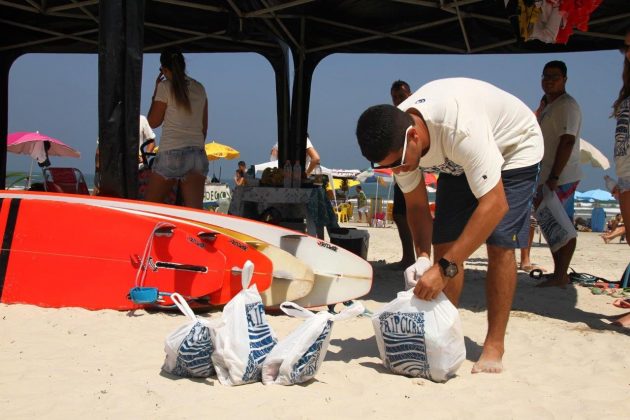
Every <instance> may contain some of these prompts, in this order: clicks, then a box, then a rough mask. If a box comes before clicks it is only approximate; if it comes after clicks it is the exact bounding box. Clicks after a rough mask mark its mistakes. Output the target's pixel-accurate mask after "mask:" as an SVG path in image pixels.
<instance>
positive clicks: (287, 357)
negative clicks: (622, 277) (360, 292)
mask: <svg viewBox="0 0 630 420" xmlns="http://www.w3.org/2000/svg"><path fill="white" fill-rule="evenodd" d="M280 309H282V310H283V311H284V313H286V314H287V315H290V316H294V317H300V318H306V321H304V323H303V324H302V325H300V326H299V327H298V328H296V329H295V330H294V331H293V332H292V333H291V334H289V335H288V336H287V337H286V338H285V339H284V340H281V341H280V342H279V343H278V345H276V346H275V347H274V348H273V350H271V353H269V355H268V356H267V358H266V359H265V362H264V363H263V368H262V381H263V383H264V384H265V385H270V384H276V385H293V384H299V383H303V382H306V381H308V380H310V379H312V378H314V377H315V375H316V374H317V371H318V370H319V367H320V366H321V364H322V362H323V361H324V357H325V356H326V351H328V343H329V342H330V333H331V331H332V325H333V322H335V321H341V320H344V319H350V318H354V317H355V316H358V315H361V314H362V313H363V312H364V311H365V308H364V307H363V305H362V304H361V303H359V302H355V303H353V304H352V305H350V306H349V307H347V308H346V309H344V310H343V311H341V312H340V313H338V314H336V315H333V314H331V313H330V312H328V311H321V312H317V313H313V312H311V311H309V310H308V309H304V308H302V307H301V306H300V305H297V304H295V303H293V302H284V303H283V304H282V305H280Z"/></svg>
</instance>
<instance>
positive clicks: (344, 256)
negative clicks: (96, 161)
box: [0, 191, 373, 307]
mask: <svg viewBox="0 0 630 420" xmlns="http://www.w3.org/2000/svg"><path fill="white" fill-rule="evenodd" d="M0 197H7V198H18V197H19V198H23V199H32V200H56V201H64V202H74V203H83V204H87V205H94V206H103V207H113V208H123V209H131V210H138V211H143V212H151V213H156V214H160V215H166V216H172V217H177V218H181V219H190V220H193V221H198V222H201V223H205V224H208V225H214V226H217V227H222V228H225V229H229V230H233V231H236V232H241V233H243V234H245V235H249V236H251V237H254V238H257V239H259V240H261V241H264V242H267V243H269V244H271V245H273V246H277V247H279V248H281V249H282V250H284V251H286V252H288V253H290V254H291V255H293V256H295V257H297V258H298V259H300V260H301V261H302V262H304V263H306V264H307V265H309V266H310V267H311V268H312V270H313V273H314V274H315V282H314V285H313V289H312V290H311V292H310V293H309V294H308V295H307V296H305V297H303V298H301V299H299V300H297V301H296V302H297V303H299V304H300V305H301V306H304V307H313V306H323V305H328V304H334V303H338V302H345V301H348V300H353V299H357V298H359V297H362V296H364V295H366V294H367V293H368V292H369V291H370V289H371V287H372V276H373V274H372V266H371V265H370V264H369V263H368V262H367V261H365V260H364V259H362V258H361V257H359V256H357V255H355V254H353V253H351V252H350V251H347V250H345V249H343V248H341V247H339V246H337V245H334V244H331V243H329V242H326V241H323V240H320V239H317V238H315V237H312V236H308V235H306V234H303V233H299V232H295V231H292V230H289V229H285V228H282V227H279V226H274V225H270V224H266V223H262V222H258V221H255V220H250V219H244V218H241V217H236V216H228V215H224V214H220V213H213V212H208V211H204V210H196V209H190V208H185V207H176V206H170V205H166V204H157V203H149V202H145V201H136V200H126V199H113V198H105V197H92V196H85V195H70V194H56V193H42V192H24V191H0Z"/></svg>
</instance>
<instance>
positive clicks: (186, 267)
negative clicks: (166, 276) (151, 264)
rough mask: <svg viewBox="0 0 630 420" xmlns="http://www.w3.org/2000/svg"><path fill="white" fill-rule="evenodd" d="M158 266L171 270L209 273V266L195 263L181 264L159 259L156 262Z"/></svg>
mask: <svg viewBox="0 0 630 420" xmlns="http://www.w3.org/2000/svg"><path fill="white" fill-rule="evenodd" d="M155 266H156V267H157V268H168V269H171V270H183V271H194V272H196V273H207V272H208V267H204V266H202V265H193V264H180V263H174V262H165V261H158V262H156V263H155Z"/></svg>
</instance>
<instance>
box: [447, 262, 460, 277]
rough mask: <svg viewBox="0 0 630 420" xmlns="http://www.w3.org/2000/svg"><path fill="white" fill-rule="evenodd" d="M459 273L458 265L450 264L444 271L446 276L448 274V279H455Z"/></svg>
mask: <svg viewBox="0 0 630 420" xmlns="http://www.w3.org/2000/svg"><path fill="white" fill-rule="evenodd" d="M457 271H458V270H457V265H455V264H453V263H450V264H449V265H448V267H446V270H444V274H446V276H447V277H455V276H456V275H457Z"/></svg>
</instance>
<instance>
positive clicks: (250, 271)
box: [241, 260, 254, 290]
mask: <svg viewBox="0 0 630 420" xmlns="http://www.w3.org/2000/svg"><path fill="white" fill-rule="evenodd" d="M253 275H254V263H253V262H251V261H250V260H247V261H245V264H243V271H241V285H242V286H243V290H246V289H248V288H249V284H250V282H251V281H252V276H253Z"/></svg>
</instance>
